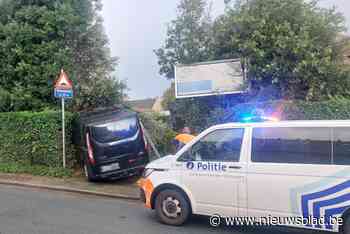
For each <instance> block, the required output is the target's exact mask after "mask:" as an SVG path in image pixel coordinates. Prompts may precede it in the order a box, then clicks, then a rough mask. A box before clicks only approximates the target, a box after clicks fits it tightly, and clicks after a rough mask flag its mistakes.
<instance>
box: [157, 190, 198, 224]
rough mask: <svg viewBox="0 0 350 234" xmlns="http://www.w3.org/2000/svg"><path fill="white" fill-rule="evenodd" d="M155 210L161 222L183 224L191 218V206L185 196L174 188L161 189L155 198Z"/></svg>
mask: <svg viewBox="0 0 350 234" xmlns="http://www.w3.org/2000/svg"><path fill="white" fill-rule="evenodd" d="M155 210H156V214H157V217H158V219H159V221H160V222H162V223H164V224H168V225H172V226H181V225H183V224H184V223H186V221H187V220H188V219H189V217H190V215H191V208H190V204H189V202H188V201H187V200H186V198H185V196H184V195H183V194H182V193H181V192H179V191H177V190H174V189H165V190H163V191H160V192H159V193H158V195H157V197H156V200H155Z"/></svg>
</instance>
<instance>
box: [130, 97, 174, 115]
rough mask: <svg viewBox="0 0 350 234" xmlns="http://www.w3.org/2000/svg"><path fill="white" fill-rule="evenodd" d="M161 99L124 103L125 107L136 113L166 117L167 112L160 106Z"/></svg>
mask: <svg viewBox="0 0 350 234" xmlns="http://www.w3.org/2000/svg"><path fill="white" fill-rule="evenodd" d="M162 101H163V98H162V97H157V98H147V99H141V100H132V101H126V103H127V105H128V106H130V107H131V109H133V110H134V111H137V112H155V113H159V114H162V115H166V116H168V115H169V114H170V112H169V111H167V110H165V109H164V108H163V106H162Z"/></svg>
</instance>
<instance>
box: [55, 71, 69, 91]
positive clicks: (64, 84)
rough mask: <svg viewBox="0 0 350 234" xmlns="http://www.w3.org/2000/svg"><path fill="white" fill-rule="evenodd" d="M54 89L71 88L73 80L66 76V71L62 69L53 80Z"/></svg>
mask: <svg viewBox="0 0 350 234" xmlns="http://www.w3.org/2000/svg"><path fill="white" fill-rule="evenodd" d="M55 89H73V82H72V81H71V80H70V79H69V78H68V75H67V73H65V72H64V70H63V69H62V70H61V74H60V76H59V78H58V79H57V80H56V82H55Z"/></svg>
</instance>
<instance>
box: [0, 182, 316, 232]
mask: <svg viewBox="0 0 350 234" xmlns="http://www.w3.org/2000/svg"><path fill="white" fill-rule="evenodd" d="M0 233H1V234H48V233H50V234H66V233H67V234H68V233H69V234H71V233H74V234H80V233H81V234H85V233H92V234H96V233H98V234H104V233H106V234H107V233H108V234H110V233H121V234H134V233H135V234H139V233H143V234H148V233H149V234H157V233H159V234H163V233H174V234H177V233H179V234H180V233H181V234H187V233H191V234H196V233H198V234H205V233H230V234H238V233H242V234H253V233H256V234H257V233H266V234H267V233H268V234H278V233H285V234H292V233H300V234H307V233H310V234H313V233H315V232H311V231H304V230H299V229H288V228H281V227H280V228H276V227H274V228H251V227H240V228H239V227H234V228H232V227H231V228H224V227H219V228H213V227H210V226H209V222H208V218H206V217H194V218H192V219H191V221H190V222H189V223H188V224H187V225H186V226H183V227H170V226H166V225H163V224H160V223H159V222H158V221H157V220H156V218H155V214H154V212H152V211H149V210H147V209H145V208H144V207H143V205H142V204H141V203H140V202H138V201H128V200H120V199H111V198H102V197H96V196H87V195H77V194H71V193H64V192H57V191H48V190H37V189H30V188H23V187H13V186H6V185H0Z"/></svg>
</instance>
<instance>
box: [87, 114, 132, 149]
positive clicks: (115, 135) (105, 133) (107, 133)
mask: <svg viewBox="0 0 350 234" xmlns="http://www.w3.org/2000/svg"><path fill="white" fill-rule="evenodd" d="M137 130H138V124H137V118H135V117H131V118H125V119H121V120H118V121H111V122H108V123H104V124H100V125H95V126H93V127H92V136H93V138H94V139H95V140H96V141H98V142H101V143H107V142H114V141H118V140H122V139H125V138H130V137H132V136H134V135H135V134H136V132H137Z"/></svg>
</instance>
